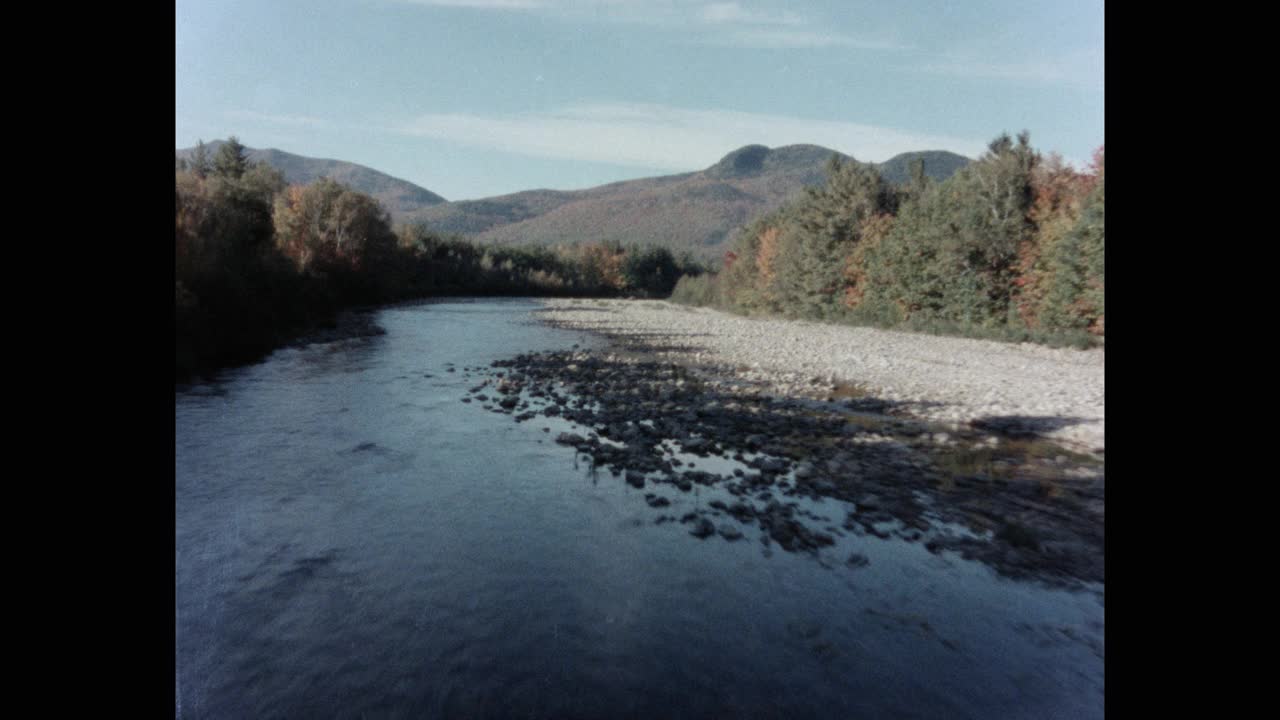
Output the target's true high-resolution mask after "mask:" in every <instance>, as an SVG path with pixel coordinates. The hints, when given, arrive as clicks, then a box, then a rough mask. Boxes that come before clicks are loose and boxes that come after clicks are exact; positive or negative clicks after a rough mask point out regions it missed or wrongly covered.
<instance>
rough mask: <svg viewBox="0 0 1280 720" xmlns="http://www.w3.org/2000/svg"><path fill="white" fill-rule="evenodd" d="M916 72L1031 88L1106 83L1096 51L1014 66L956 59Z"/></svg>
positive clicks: (1090, 85) (1085, 86)
mask: <svg viewBox="0 0 1280 720" xmlns="http://www.w3.org/2000/svg"><path fill="white" fill-rule="evenodd" d="M916 69H917V70H919V71H920V72H925V73H929V74H932V75H946V76H950V77H959V78H966V79H975V80H999V81H1006V82H1013V83H1019V84H1030V85H1076V86H1080V87H1084V88H1090V89H1092V88H1096V89H1099V90H1101V89H1102V83H1103V55H1102V52H1101V51H1100V50H1093V49H1088V50H1082V51H1078V52H1075V53H1072V54H1070V55H1067V56H1065V57H1061V58H1055V59H1050V60H1028V61H1024V62H1012V63H994V62H984V61H981V60H976V59H973V58H969V57H955V56H952V57H946V58H942V59H940V60H936V61H933V62H928V63H924V64H922V65H919V66H917V68H916Z"/></svg>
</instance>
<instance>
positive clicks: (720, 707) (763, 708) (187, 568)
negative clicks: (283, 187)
mask: <svg viewBox="0 0 1280 720" xmlns="http://www.w3.org/2000/svg"><path fill="white" fill-rule="evenodd" d="M537 307H539V306H538V304H537V303H536V302H534V301H528V300H476V301H450V302H440V303H419V304H406V305H400V306H393V307H388V308H384V309H381V310H378V311H376V312H374V313H373V319H374V320H375V321H376V323H377V324H378V325H380V326H381V327H383V328H384V329H385V330H386V333H385V334H382V335H375V336H370V337H359V338H352V339H345V340H338V341H333V342H326V343H317V344H312V345H307V346H304V347H293V348H287V349H283V350H280V351H277V352H276V353H274V354H273V355H271V356H270V357H268V358H267V359H265V360H264V361H263V362H260V363H257V364H255V365H252V366H249V367H244V368H239V369H235V370H231V371H227V372H224V373H222V374H220V375H219V376H218V377H217V378H216V379H214V380H212V381H208V382H203V383H200V384H196V385H189V386H182V387H180V388H178V390H177V392H176V399H175V425H176V443H175V484H176V505H175V521H176V537H175V576H176V577H175V590H176V593H175V595H176V606H175V622H176V627H177V632H176V637H177V643H176V647H175V665H176V677H175V698H176V708H175V714H176V715H177V716H179V717H184V718H187V717H190V718H241V717H352V718H358V717H468V718H473V717H495V718H497V717H504V718H505V717H512V718H515V717H519V718H576V717H581V718H594V717H601V718H603V717H609V718H613V717H645V718H650V717H664V718H681V717H683V718H704V717H778V718H783V717H786V718H797V717H832V718H855V717H868V718H870V717H899V718H941V717H946V718H993V717H1000V718H1056V717H1061V718H1092V717H1102V715H1103V694H1104V683H1103V669H1104V643H1103V637H1104V634H1105V633H1104V607H1103V600H1102V593H1101V588H1094V589H1092V590H1082V591H1068V590H1063V589H1055V588H1050V587H1046V586H1042V585H1038V584H1036V583H1032V582H1015V581H1012V580H1009V579H1006V578H1003V577H1000V576H998V575H997V574H996V573H995V572H994V571H993V570H992V569H990V568H988V567H987V566H984V565H982V564H980V563H977V562H973V561H967V560H963V559H960V558H958V557H955V556H953V555H951V554H949V553H942V554H941V555H933V554H930V553H929V552H928V551H926V550H925V549H924V548H923V547H921V546H920V545H919V544H910V543H906V542H903V541H900V540H897V539H893V538H890V539H880V538H876V537H858V538H842V539H841V543H842V544H841V545H840V546H839V547H838V548H836V549H834V550H833V551H832V552H831V553H830V557H843V556H846V555H848V554H849V550H850V548H853V549H855V550H856V551H857V552H860V553H861V554H863V555H865V557H866V558H867V559H868V560H869V562H868V563H867V564H866V565H865V566H861V567H850V566H846V565H844V564H842V563H838V562H836V563H833V562H826V561H822V560H821V559H819V558H815V557H813V556H811V555H808V554H791V553H786V552H780V551H776V550H775V551H772V552H770V551H769V549H768V548H762V546H761V544H760V543H759V542H756V541H755V540H756V535H755V534H752V531H751V530H750V529H745V530H744V532H746V539H745V540H742V541H738V542H726V541H725V540H724V539H722V538H720V537H716V536H713V537H711V538H708V539H706V540H700V539H697V538H695V537H693V536H691V535H690V533H689V530H688V527H686V526H684V525H681V524H679V523H664V524H654V523H653V518H654V515H655V511H654V510H653V509H652V508H650V507H649V506H648V505H646V503H645V501H644V499H643V495H644V492H643V491H642V490H636V489H634V488H631V487H629V486H628V485H627V484H626V483H625V482H623V481H622V480H621V479H620V478H617V477H613V476H611V475H609V474H608V473H593V472H591V470H590V468H589V467H587V466H586V465H585V464H583V463H581V462H580V461H579V460H578V459H577V458H576V457H575V454H574V451H573V449H571V448H567V447H564V446H561V445H557V444H555V443H554V442H553V439H554V437H555V435H556V433H557V432H559V431H560V430H562V429H564V428H565V427H568V426H567V425H554V426H552V425H551V423H550V422H547V421H544V420H543V419H541V418H540V419H537V420H534V421H530V422H525V423H514V422H512V421H511V419H510V417H507V416H503V415H500V414H496V413H492V412H486V411H484V410H482V409H481V408H480V407H478V406H477V404H475V403H471V404H467V403H463V402H461V400H462V398H464V397H465V396H466V395H467V390H468V385H469V381H468V379H467V377H466V369H467V368H475V367H480V366H488V365H489V364H490V363H491V362H492V361H494V360H499V359H503V358H509V357H511V356H513V355H516V354H518V353H522V352H529V351H538V350H555V349H566V348H569V347H571V346H572V345H574V344H579V345H581V346H584V347H592V346H599V345H600V344H601V343H602V341H600V340H598V339H595V338H592V337H590V336H587V335H584V334H580V333H575V332H571V331H566V330H558V329H553V328H550V327H546V326H544V325H541V324H538V323H537V322H536V321H535V320H534V318H533V316H532V315H531V314H530V312H531V311H532V310H535V309H536V308H537ZM450 368H452V371H451V370H450ZM544 427H551V428H552V429H551V431H550V432H544V430H543V428H544ZM705 502H706V496H705V495H699V493H698V491H695V492H693V493H690V494H688V495H687V496H681V497H677V498H673V503H672V505H673V506H672V507H671V508H669V510H671V511H675V514H676V515H679V514H680V513H681V512H683V511H684V510H685V509H688V508H692V507H694V506H695V505H696V504H698V503H705ZM832 502H834V501H832ZM821 506H822V504H821V503H819V504H817V505H815V507H817V508H819V509H821ZM831 514H832V515H833V517H835V516H842V515H843V514H842V512H839V511H838V509H837V508H831ZM757 534H758V531H757ZM841 553H843V555H842V554H841Z"/></svg>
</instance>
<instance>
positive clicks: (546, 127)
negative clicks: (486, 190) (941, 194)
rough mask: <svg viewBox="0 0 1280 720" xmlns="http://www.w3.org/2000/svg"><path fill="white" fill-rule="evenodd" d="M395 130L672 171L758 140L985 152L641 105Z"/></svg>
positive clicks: (781, 119) (428, 122)
mask: <svg viewBox="0 0 1280 720" xmlns="http://www.w3.org/2000/svg"><path fill="white" fill-rule="evenodd" d="M392 130H393V131H395V132H398V133H403V134H406V135H410V136H416V137H426V138H432V139H437V140H446V141H450V142H456V143H461V144H464V145H470V146H474V147H482V148H486V149H490V150H499V151H504V152H510V153H515V154H519V155H530V156H535V157H547V158H559V159H566V160H581V161H590V162H599V163H610V164H615V165H626V166H632V167H643V168H649V169H654V170H672V171H679V170H695V169H700V168H703V167H706V166H708V165H711V164H712V163H714V162H716V161H717V160H719V159H720V158H721V157H722V156H723V155H724V154H725V153H727V152H728V151H730V150H733V149H735V148H738V147H741V146H743V145H749V144H752V143H759V144H763V145H768V146H771V147H777V146H780V145H792V144H800V143H810V144H815V145H822V146H825V147H829V148H831V149H833V150H839V151H841V152H844V153H847V154H849V155H852V156H854V157H856V158H858V159H859V160H863V161H872V162H882V161H884V160H887V159H889V158H890V157H892V156H894V155H896V154H898V153H901V152H907V151H912V150H951V151H952V152H958V153H961V154H965V155H969V156H971V157H976V156H977V155H978V154H980V153H981V152H982V149H983V147H984V144H983V143H981V142H975V141H972V140H968V139H964V138H955V137H949V136H944V135H932V134H921V133H914V132H910V131H904V130H897V129H894V128H887V127H878V126H874V125H864V124H859V123H852V122H843V121H831V120H811V119H806V118H797V117H790V116H785V115H768V114H761V113H748V112H738V111H732V110H696V109H689V108H679V107H670V106H665V105H649V104H636V103H596V104H585V105H574V106H569V107H566V108H562V109H560V110H557V111H554V112H546V113H523V114H511V115H492V114H473V113H433V114H427V115H421V116H419V117H417V118H415V119H413V120H412V121H410V122H407V123H404V124H403V125H401V126H398V127H395V128H392Z"/></svg>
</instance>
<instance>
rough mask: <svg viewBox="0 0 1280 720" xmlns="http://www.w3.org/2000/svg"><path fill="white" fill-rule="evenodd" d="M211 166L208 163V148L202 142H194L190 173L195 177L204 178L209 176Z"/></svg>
mask: <svg viewBox="0 0 1280 720" xmlns="http://www.w3.org/2000/svg"><path fill="white" fill-rule="evenodd" d="M210 168H211V164H210V162H209V148H208V146H206V145H205V144H204V140H199V141H197V142H196V149H195V151H194V152H192V153H191V172H193V173H195V174H196V177H199V178H205V177H208V175H209V170H210Z"/></svg>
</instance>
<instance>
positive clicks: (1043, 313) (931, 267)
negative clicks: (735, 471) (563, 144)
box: [672, 132, 1105, 347]
mask: <svg viewBox="0 0 1280 720" xmlns="http://www.w3.org/2000/svg"><path fill="white" fill-rule="evenodd" d="M1104 182H1105V177H1104V164H1103V150H1102V148H1099V149H1098V150H1097V151H1096V152H1095V154H1094V158H1093V165H1092V167H1091V168H1089V169H1088V171H1087V172H1077V171H1075V170H1073V169H1072V168H1071V167H1070V166H1068V165H1066V164H1065V163H1063V162H1062V160H1061V158H1059V157H1057V156H1056V155H1054V156H1050V157H1048V158H1046V157H1043V156H1041V155H1040V154H1039V153H1038V152H1036V151H1034V150H1033V149H1032V148H1031V146H1030V140H1029V137H1028V135H1027V133H1025V132H1024V133H1022V134H1021V135H1019V136H1018V137H1017V139H1016V140H1014V139H1013V138H1010V137H1009V136H1008V135H1002V136H1001V137H999V138H997V139H996V140H994V141H993V142H992V143H991V144H990V145H989V146H988V150H987V152H986V153H985V154H984V155H983V156H982V157H981V158H979V159H978V160H977V161H975V162H973V163H971V164H969V165H967V166H966V167H964V168H963V169H961V170H960V171H959V172H957V173H956V174H954V175H953V176H951V177H950V178H948V179H947V180H946V181H944V182H941V183H938V182H935V181H933V180H931V179H930V178H928V177H927V176H926V175H925V174H924V168H923V165H922V164H920V163H919V162H918V161H917V163H916V165H915V166H914V167H913V168H912V173H911V180H910V181H909V182H908V183H906V184H905V185H901V186H895V185H890V184H888V183H886V182H885V181H884V180H883V179H882V178H881V177H880V174H879V173H878V172H877V171H876V170H875V169H874V168H873V167H871V166H868V165H861V164H857V163H843V164H842V163H841V162H840V161H839V159H838V158H834V157H833V158H832V161H831V163H830V164H829V165H828V179H827V182H826V184H825V186H823V187H820V188H811V189H809V190H807V191H806V193H805V195H804V196H803V197H802V198H800V199H799V200H797V201H795V202H793V203H791V204H790V205H787V206H785V207H783V208H781V209H780V210H778V211H776V212H774V213H771V214H769V215H767V216H765V217H762V218H759V219H758V220H756V221H755V222H754V223H752V224H751V225H750V226H748V227H747V228H744V229H743V230H742V231H741V232H740V233H739V235H738V236H737V238H736V241H735V244H734V246H733V249H732V250H731V251H730V252H728V253H726V254H725V257H724V265H723V269H722V270H721V271H720V272H718V273H715V274H706V275H702V276H699V277H694V276H690V277H685V278H682V279H681V280H680V282H679V284H678V285H677V286H676V288H675V292H674V293H673V295H672V299H673V300H675V301H678V302H684V303H690V304H700V305H712V306H717V307H721V308H724V309H728V310H733V311H737V312H744V313H768V314H778V315H783V316H787V317H797V318H810V319H819V320H829V321H844V322H853V323H858V324H874V325H878V326H880V327H897V328H905V329H917V330H926V331H931V332H944V333H952V334H963V335H969V336H976V337H989V338H998V339H1007V340H1030V341H1036V342H1046V343H1050V344H1072V345H1076V346H1080V347H1085V346H1089V345H1091V344H1096V343H1097V342H1098V339H1099V338H1100V337H1101V336H1102V335H1103V330H1104V318H1105V307H1104V300H1105V292H1104V279H1105V264H1104V260H1105V258H1104V255H1105V252H1104V250H1105V248H1104V199H1105V189H1104Z"/></svg>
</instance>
